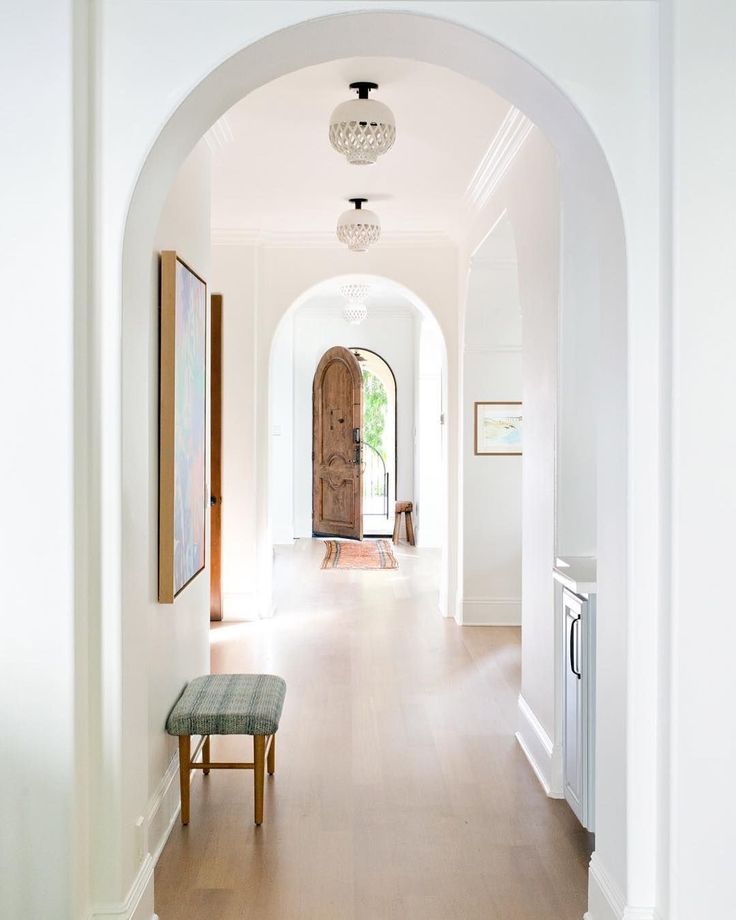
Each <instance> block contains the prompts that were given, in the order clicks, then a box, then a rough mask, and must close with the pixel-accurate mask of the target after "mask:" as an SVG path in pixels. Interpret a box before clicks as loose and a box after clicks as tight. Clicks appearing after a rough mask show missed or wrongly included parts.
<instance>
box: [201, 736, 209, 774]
mask: <svg viewBox="0 0 736 920" xmlns="http://www.w3.org/2000/svg"><path fill="white" fill-rule="evenodd" d="M209 762H210V736H209V735H207V737H206V738H205V739H204V744H203V745H202V763H209ZM202 772H203V773H204V775H205V776H208V775H209V772H210V771H209V770H202Z"/></svg>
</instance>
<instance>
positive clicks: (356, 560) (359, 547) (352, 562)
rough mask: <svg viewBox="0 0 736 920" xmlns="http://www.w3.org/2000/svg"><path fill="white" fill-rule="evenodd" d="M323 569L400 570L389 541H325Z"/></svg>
mask: <svg viewBox="0 0 736 920" xmlns="http://www.w3.org/2000/svg"><path fill="white" fill-rule="evenodd" d="M325 547H326V549H325V558H324V559H323V560H322V568H323V569H398V567H399V563H398V562H397V561H396V557H395V556H394V553H393V550H392V549H391V544H390V543H389V541H388V540H363V541H362V542H361V543H358V542H357V541H356V542H355V543H353V542H352V541H345V542H341V541H338V540H325Z"/></svg>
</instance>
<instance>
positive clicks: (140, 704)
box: [121, 142, 211, 877]
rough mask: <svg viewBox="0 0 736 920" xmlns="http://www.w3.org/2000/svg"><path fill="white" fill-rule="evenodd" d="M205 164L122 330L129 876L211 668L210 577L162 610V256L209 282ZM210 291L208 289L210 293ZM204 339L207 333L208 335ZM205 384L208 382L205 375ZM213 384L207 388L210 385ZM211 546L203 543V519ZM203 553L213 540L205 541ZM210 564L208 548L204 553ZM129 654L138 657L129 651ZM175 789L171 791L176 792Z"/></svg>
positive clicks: (168, 806)
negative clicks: (194, 692) (192, 690)
mask: <svg viewBox="0 0 736 920" xmlns="http://www.w3.org/2000/svg"><path fill="white" fill-rule="evenodd" d="M209 209H210V160H209V150H208V148H207V146H206V144H204V142H202V143H200V144H199V145H198V147H197V148H196V149H195V150H194V151H193V152H192V154H191V155H190V156H189V157H188V159H187V160H186V161H185V163H184V164H183V165H182V167H181V169H180V170H179V173H178V175H177V177H176V180H175V182H174V185H173V187H172V189H171V192H170V194H169V196H168V198H167V201H166V205H165V207H164V210H163V213H162V215H161V220H160V222H159V225H158V229H157V231H156V234H155V239H154V241H153V248H152V251H151V257H150V262H149V274H148V277H147V278H146V279H141V291H140V294H141V296H140V297H139V298H137V299H136V308H135V310H131V311H129V312H128V314H126V317H125V324H124V327H123V340H124V343H126V345H127V346H128V347H126V348H125V360H124V365H123V420H124V424H123V448H124V450H123V514H124V521H125V528H124V533H123V567H122V573H123V583H122V596H123V629H124V632H125V635H126V638H127V642H128V646H127V647H128V648H129V649H131V654H130V655H128V656H126V658H125V659H124V660H123V675H122V679H123V682H124V686H125V687H126V688H127V692H126V696H125V700H124V710H123V720H124V725H125V729H126V731H125V736H126V738H127V744H126V751H125V761H126V764H127V769H126V771H125V777H124V784H123V794H122V801H121V808H122V820H123V825H124V826H126V827H129V828H133V827H134V826H135V823H136V820H137V818H138V817H139V816H143V817H144V819H145V825H144V829H143V837H142V838H140V839H136V838H134V846H133V847H131V848H126V849H125V850H124V852H123V854H122V868H123V870H124V872H125V875H126V876H127V877H132V876H133V875H135V873H136V871H137V870H138V869H139V867H140V865H141V862H142V859H143V857H144V856H145V853H146V852H149V851H151V852H155V851H156V849H157V847H158V845H159V844H160V842H161V840H162V838H163V835H164V834H165V833H166V831H167V829H168V824H169V821H170V819H171V818H172V816H173V808H175V807H176V802H177V799H176V795H175V794H174V795H169V794H168V792H169V790H168V788H165V787H164V786H162V782H165V780H166V779H173V780H175V775H174V774H173V772H172V759H173V758H174V757H175V754H176V742H175V739H174V738H171V737H170V736H169V735H167V734H166V731H165V723H166V717H167V715H168V713H169V710H170V709H171V707H172V706H173V704H174V703H175V702H176V699H177V697H178V696H179V694H180V693H181V691H182V690H183V688H184V686H185V685H186V684H187V683H188V682H189V681H190V680H191V679H192V678H193V677H196V676H197V675H199V674H205V673H207V672H208V671H209V570H208V569H207V568H206V569H205V570H204V571H203V572H201V573H200V574H199V575H198V576H197V577H196V578H195V579H194V581H193V582H192V583H191V584H189V585H188V586H187V587H186V588H185V589H184V590H183V591H182V592H181V594H180V595H179V596H178V597H177V598H176V600H175V601H174V604H173V605H162V604H159V603H158V600H157V597H158V492H159V481H158V450H159V386H158V368H159V335H158V330H159V252H160V251H161V250H163V249H174V250H176V251H177V252H178V253H179V254H180V255H181V256H182V258H183V259H184V260H185V261H186V262H187V264H189V265H190V266H191V267H192V268H193V269H194V270H195V271H196V272H197V273H198V274H200V275H201V276H202V277H203V278H204V279H205V280H208V279H209V277H210V268H211V266H210V237H209V233H210V231H209V224H210V221H209ZM208 294H209V290H208ZM208 340H209V336H208ZM208 380H209V375H208ZM208 386H209V384H208ZM207 521H208V533H207V539H208V541H209V517H208V518H207ZM208 546H209V543H208ZM207 557H209V549H208V551H207ZM133 649H135V652H133V651H132V650H133ZM173 788H174V792H175V790H176V785H175V782H174V785H173Z"/></svg>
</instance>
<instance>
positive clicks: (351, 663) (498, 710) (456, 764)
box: [155, 540, 589, 920]
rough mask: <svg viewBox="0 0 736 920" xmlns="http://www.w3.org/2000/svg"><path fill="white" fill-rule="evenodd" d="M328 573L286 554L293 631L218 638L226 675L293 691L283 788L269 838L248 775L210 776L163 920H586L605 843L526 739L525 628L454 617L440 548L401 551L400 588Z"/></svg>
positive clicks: (280, 562) (285, 606) (310, 549)
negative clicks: (573, 808) (445, 595)
mask: <svg viewBox="0 0 736 920" xmlns="http://www.w3.org/2000/svg"><path fill="white" fill-rule="evenodd" d="M321 557H322V542H321V541H319V540H314V541H310V540H300V541H298V542H297V543H296V544H295V546H294V547H279V548H278V549H277V554H276V562H275V572H274V585H275V593H276V598H275V599H276V608H277V612H276V615H275V617H274V618H273V619H271V620H264V621H260V622H255V623H243V624H238V623H224V624H219V625H217V626H215V627H214V628H213V629H212V632H211V648H212V670H213V671H215V672H228V671H264V672H272V673H276V674H281V675H282V676H283V677H284V678H285V679H286V681H287V685H288V690H287V696H286V704H285V708H284V715H283V719H282V722H281V728H280V731H279V747H278V758H277V766H276V776H275V777H273V778H272V779H269V781H268V783H267V786H266V804H265V819H264V824H263V826H262V827H261V828H260V829H258V828H256V827H255V826H254V825H253V824H252V821H251V807H252V782H251V777H250V775H249V774H246V775H243V774H241V773H239V772H238V771H232V772H222V773H219V774H217V773H213V774H211V775H210V776H209V777H207V778H204V777H200V776H197V777H195V779H194V782H193V787H192V819H191V824H190V825H189V827H188V828H182V827H181V826H180V824H179V823H178V820H177V823H176V824H175V825H174V829H173V831H172V834H171V837H170V838H169V841H168V843H167V845H166V847H165V849H164V851H163V853H162V855H161V858H160V861H159V863H158V867H157V869H156V880H155V891H156V910H157V913H158V915H159V917H160V920H195V918H196V920H201V918H203V917H217V918H218V920H243V918H250V917H258V918H261V920H413V918H417V920H420V918H421V920H454V918H458V920H460V918H462V920H481V918H482V920H580V918H581V917H582V915H583V913H584V911H585V908H586V894H587V892H586V886H587V876H586V869H587V864H588V859H589V842H588V835H587V834H586V833H585V832H584V831H583V830H582V828H581V827H580V825H579V824H578V823H577V821H576V820H575V818H574V817H573V815H572V813H571V812H570V810H569V808H568V806H567V805H566V804H565V803H564V802H562V801H555V800H551V799H548V798H547V797H546V796H545V795H544V793H543V791H542V789H541V787H540V785H539V783H538V782H537V780H536V778H535V777H534V775H533V773H532V771H531V769H530V767H529V765H528V763H527V761H526V759H525V757H524V755H523V754H522V752H521V750H520V749H519V747H518V745H517V742H516V740H515V738H514V730H515V723H516V713H517V706H516V701H517V694H518V688H519V677H520V667H519V630H518V629H516V628H489V627H465V628H459V627H458V626H456V625H455V623H454V622H453V621H450V620H443V619H442V618H440V616H439V615H438V614H437V613H436V610H435V606H436V602H435V597H436V583H435V579H436V576H437V572H438V569H439V557H438V554H437V553H436V552H435V551H433V550H417V549H414V548H411V547H407V546H406V545H405V544H402V545H400V546H399V547H397V558H398V560H399V569H398V570H397V571H392V572H388V571H381V572H361V571H352V572H350V571H348V572H345V571H325V572H323V571H321V570H320V568H319V564H320V560H321ZM244 743H249V741H244V739H240V738H232V739H230V738H228V739H216V740H213V756H215V757H218V758H225V757H226V754H227V753H229V754H233V755H234V754H235V753H236V750H237V748H238V747H239V746H241V745H243V744H244ZM228 749H229V751H228ZM238 753H240V752H238Z"/></svg>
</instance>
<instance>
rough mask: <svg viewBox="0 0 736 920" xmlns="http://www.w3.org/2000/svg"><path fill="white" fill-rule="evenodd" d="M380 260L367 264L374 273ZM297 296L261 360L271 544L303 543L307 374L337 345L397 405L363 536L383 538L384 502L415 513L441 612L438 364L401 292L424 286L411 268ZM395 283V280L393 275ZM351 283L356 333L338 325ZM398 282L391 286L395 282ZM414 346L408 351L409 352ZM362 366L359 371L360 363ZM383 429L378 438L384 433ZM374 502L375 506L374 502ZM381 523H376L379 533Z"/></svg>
mask: <svg viewBox="0 0 736 920" xmlns="http://www.w3.org/2000/svg"><path fill="white" fill-rule="evenodd" d="M382 259H383V257H382V256H380V255H377V256H376V260H377V262H376V267H377V268H380V266H381V261H382ZM314 269H315V273H316V274H317V277H318V280H315V283H313V284H311V285H310V286H309V287H307V288H306V289H305V290H303V291H301V292H300V293H299V295H298V296H297V297H296V298H295V300H294V302H293V303H292V304H291V305H290V306H289V308H288V310H287V311H286V312H285V313H284V314H283V315H282V316H281V318H280V320H279V323H278V325H277V327H276V329H275V331H274V334H273V339H272V343H271V349H270V353H269V378H268V379H269V395H268V412H269V416H268V417H269V423H268V425H269V432H270V435H271V437H270V453H269V461H268V462H269V468H270V476H269V481H270V483H271V484H272V485H271V487H270V494H269V501H268V514H269V528H270V534H271V540H272V542H273V544H275V545H279V544H291V543H292V542H293V541H294V539H295V538H307V537H310V536H311V534H312V481H311V472H310V471H311V459H310V457H311V451H312V422H311V419H312V414H311V413H312V407H311V387H312V379H313V375H314V372H315V368H316V367H317V364H318V362H319V360H320V358H321V356H322V355H323V354H324V352H325V350H327V349H328V348H330V347H331V346H333V345H341V346H343V347H345V348H349V349H350V350H351V351H353V352H356V351H357V352H359V353H361V354H363V355H365V356H366V358H367V359H368V361H369V362H370V363H371V364H372V366H373V367H374V369H375V370H376V372H377V373H378V374H380V375H381V376H382V378H383V379H384V381H385V383H386V384H388V386H387V390H388V391H393V390H395V392H396V393H397V394H399V395H398V399H397V400H396V401H395V417H394V418H392V419H391V420H390V423H389V426H388V428H390V429H391V431H392V433H391V434H390V435H388V437H389V438H392V439H393V440H394V441H395V447H394V450H393V456H394V458H395V463H394V464H393V469H392V470H391V469H390V470H389V473H390V477H391V480H393V483H392V482H390V483H389V487H390V494H391V498H390V506H389V518H388V521H387V520H386V518H385V516H382V515H372V516H371V518H372V519H371V520H368V521H366V526H365V527H364V532H365V533H366V534H370V533H371V528H372V527H374V526H375V527H379V525H381V526H380V528H379V529H377V530H376V531H374V532H375V533H377V534H379V535H380V534H390V533H391V532H392V530H393V500H394V497H395V496H398V498H399V499H406V500H411V501H413V502H414V504H415V509H416V524H417V526H416V533H417V541H418V544H419V545H420V546H424V547H427V548H434V549H439V550H440V554H441V559H442V563H441V571H442V573H443V574H442V577H441V579H440V587H439V596H438V599H437V606H438V608H439V610H440V611H441V612H443V613H445V614H446V611H447V607H448V598H447V578H446V577H445V575H444V573H445V572H446V570H447V565H448V562H447V559H448V556H449V554H450V552H451V547H450V546H449V543H448V540H447V527H446V526H445V521H446V520H447V514H448V511H447V505H448V490H449V488H450V484H449V481H448V480H449V475H448V457H447V448H448V445H447V439H446V437H445V436H444V428H445V426H443V425H442V414H443V412H444V411H445V409H446V407H447V401H448V395H447V379H448V356H447V347H446V340H445V336H444V334H443V330H442V328H441V327H440V324H439V322H438V320H437V318H436V316H435V314H434V311H433V308H434V306H435V304H434V302H431V306H430V305H429V304H428V303H426V302H425V301H424V300H423V299H422V298H421V296H420V295H418V294H417V293H416V292H415V291H414V289H413V288H410V287H409V286H408V285H409V283H413V282H414V281H416V280H417V279H418V278H422V277H425V278H426V279H431V278H432V275H431V273H430V272H429V271H428V270H426V269H425V268H423V267H422V266H419V268H418V269H416V270H415V269H412V267H411V266H406V267H405V268H404V269H403V277H400V276H399V277H396V276H394V277H390V276H388V275H382V274H379V273H378V271H376V273H375V274H368V273H364V274H361V275H352V274H351V275H337V276H334V277H324V278H319V266H318V265H315V266H314ZM397 274H399V273H398V272H397ZM356 279H357V280H359V281H360V282H361V283H362V284H366V285H368V286H369V287H370V289H371V291H372V294H371V296H370V297H369V298H368V316H367V318H366V319H365V320H364V321H363V323H361V325H360V326H358V327H356V326H353V325H350V324H349V323H347V322H345V320H344V318H343V316H342V305H343V301H342V300H341V298H340V296H339V295H338V294H337V292H338V291H339V289H340V287H341V286H342V285H344V284H346V283H348V282H355V281H356ZM399 279H400V280H399ZM415 346H416V347H415ZM364 363H365V362H364ZM388 428H387V431H388ZM376 497H377V499H378V501H379V502H383V496H380V495H379V496H376ZM381 517H383V522H386V523H385V524H384V523H382V521H381Z"/></svg>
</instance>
